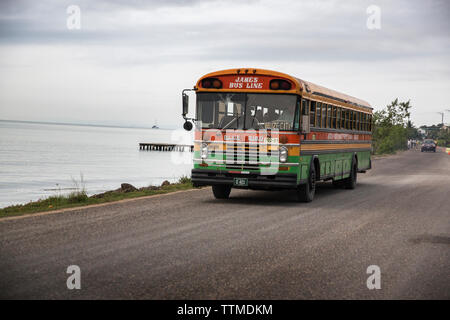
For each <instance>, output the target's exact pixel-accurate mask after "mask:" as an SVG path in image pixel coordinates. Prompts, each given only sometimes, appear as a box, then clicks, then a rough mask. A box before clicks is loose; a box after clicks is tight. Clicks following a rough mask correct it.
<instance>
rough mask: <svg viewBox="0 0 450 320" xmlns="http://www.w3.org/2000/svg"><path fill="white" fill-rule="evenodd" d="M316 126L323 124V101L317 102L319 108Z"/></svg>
mask: <svg viewBox="0 0 450 320" xmlns="http://www.w3.org/2000/svg"><path fill="white" fill-rule="evenodd" d="M316 113H317V115H316V127H318V128H320V126H321V125H322V122H321V120H320V119H322V103H321V102H317V110H316Z"/></svg>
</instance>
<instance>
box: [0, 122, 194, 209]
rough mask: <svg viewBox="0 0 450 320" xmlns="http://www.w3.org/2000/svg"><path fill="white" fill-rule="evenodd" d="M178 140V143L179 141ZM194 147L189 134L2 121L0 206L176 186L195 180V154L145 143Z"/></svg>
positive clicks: (0, 140) (161, 130) (178, 131)
mask: <svg viewBox="0 0 450 320" xmlns="http://www.w3.org/2000/svg"><path fill="white" fill-rule="evenodd" d="M174 139H175V140H174ZM171 141H175V142H179V143H183V142H187V143H192V136H191V134H190V133H187V132H185V131H183V130H176V131H174V130H163V129H133V128H111V127H95V126H78V125H62V124H41V123H25V122H12V121H0V208H2V207H5V206H9V205H12V204H19V203H26V202H28V201H32V200H37V199H40V198H44V197H48V196H52V195H58V194H66V193H69V192H71V191H73V190H74V188H77V187H78V188H81V187H84V188H85V189H86V190H87V192H88V194H95V193H100V192H104V191H107V190H112V189H117V188H119V187H120V184H121V183H124V182H126V183H131V184H132V185H134V186H136V187H143V186H149V185H160V184H161V182H162V181H164V180H169V181H171V182H175V181H176V180H178V179H179V178H180V177H181V176H183V175H187V176H190V170H191V168H192V153H191V152H183V153H181V152H159V151H140V150H139V142H160V143H170V142H171Z"/></svg>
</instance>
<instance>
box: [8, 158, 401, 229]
mask: <svg viewBox="0 0 450 320" xmlns="http://www.w3.org/2000/svg"><path fill="white" fill-rule="evenodd" d="M406 151H409V150H398V151H397V152H395V153H393V154H381V155H372V160H381V159H385V158H389V157H393V156H398V155H400V154H401V153H404V152H406ZM124 185H125V189H126V188H128V189H127V190H124V188H123V186H124ZM198 189H201V188H195V187H194V186H193V185H192V183H191V180H190V178H186V177H184V178H181V179H180V180H179V181H178V182H176V183H170V182H169V181H164V182H163V183H162V185H161V186H159V187H155V186H148V187H142V188H139V189H137V188H135V187H133V186H132V185H130V184H127V183H124V184H122V186H121V188H119V189H116V190H110V191H106V192H103V193H99V194H94V195H91V196H87V195H86V193H85V192H84V191H81V192H80V191H77V192H75V193H72V196H73V197H75V200H76V201H74V202H71V201H70V200H71V199H73V198H70V195H69V196H59V197H48V198H45V199H42V200H38V201H30V202H28V203H25V204H18V205H12V206H8V207H5V208H0V221H4V220H11V219H14V218H21V217H29V216H40V215H44V214H50V213H62V212H67V211H74V210H78V209H80V208H87V207H96V206H105V205H109V204H112V203H121V202H128V201H133V200H137V199H147V198H149V197H155V196H162V195H166V194H171V193H178V192H184V191H192V190H198ZM77 197H81V199H79V200H78V199H77ZM60 200H66V201H65V202H63V203H58V201H60Z"/></svg>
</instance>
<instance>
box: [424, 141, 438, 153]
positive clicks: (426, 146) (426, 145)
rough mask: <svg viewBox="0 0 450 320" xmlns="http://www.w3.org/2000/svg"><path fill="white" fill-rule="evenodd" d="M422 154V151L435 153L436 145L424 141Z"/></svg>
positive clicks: (432, 142)
mask: <svg viewBox="0 0 450 320" xmlns="http://www.w3.org/2000/svg"><path fill="white" fill-rule="evenodd" d="M421 151H422V152H424V151H433V152H436V144H435V143H434V141H433V140H425V141H424V142H423V144H422V149H421Z"/></svg>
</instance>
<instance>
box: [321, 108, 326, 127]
mask: <svg viewBox="0 0 450 320" xmlns="http://www.w3.org/2000/svg"><path fill="white" fill-rule="evenodd" d="M326 127H327V105H326V104H325V103H324V104H322V128H326Z"/></svg>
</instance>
